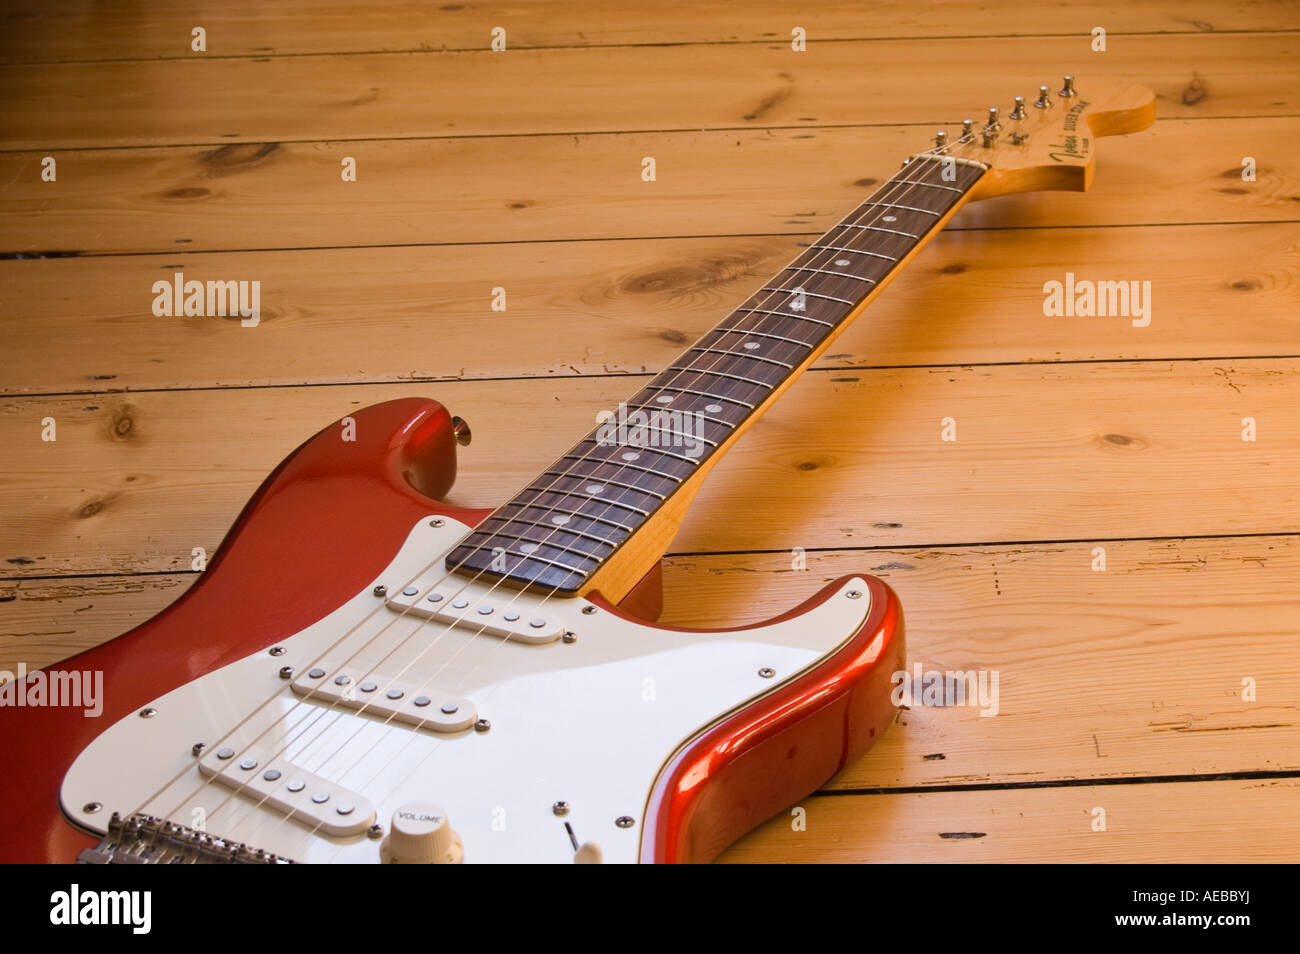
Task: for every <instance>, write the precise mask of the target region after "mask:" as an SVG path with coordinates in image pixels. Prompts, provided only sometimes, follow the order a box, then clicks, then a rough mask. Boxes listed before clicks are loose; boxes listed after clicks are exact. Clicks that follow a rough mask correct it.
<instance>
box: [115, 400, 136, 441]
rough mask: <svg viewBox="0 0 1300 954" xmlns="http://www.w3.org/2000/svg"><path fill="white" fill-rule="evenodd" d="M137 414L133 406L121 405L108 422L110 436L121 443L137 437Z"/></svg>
mask: <svg viewBox="0 0 1300 954" xmlns="http://www.w3.org/2000/svg"><path fill="white" fill-rule="evenodd" d="M135 414H136V409H135V407H133V406H132V405H130V404H123V405H121V406H120V407H119V408H118V409H117V410H116V411H114V412H113V416H112V418H111V419H110V420H109V422H108V436H109V437H111V438H113V439H114V440H119V441H128V440H131V439H132V438H133V437H134V436H135Z"/></svg>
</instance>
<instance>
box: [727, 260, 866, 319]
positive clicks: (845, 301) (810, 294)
mask: <svg viewBox="0 0 1300 954" xmlns="http://www.w3.org/2000/svg"><path fill="white" fill-rule="evenodd" d="M782 271H788V269H782ZM759 291H765V292H789V293H790V294H791V295H793V294H796V293H797V294H800V295H806V296H808V297H809V298H824V299H826V300H827V301H837V302H839V303H840V304H841V305H848V306H849V307H852V306H854V305H856V304H857V302H856V301H849V300H848V299H847V298H836V297H835V296H834V295H821V294H818V293H817V292H810V291H801V292H800V291H797V289H794V288H769V287H768V286H766V285H764V286H763V287H762V288H760V289H759ZM751 310H752V309H751ZM772 314H774V315H785V312H781V311H774V312H772ZM785 317H787V318H797V317H799V316H798V315H785Z"/></svg>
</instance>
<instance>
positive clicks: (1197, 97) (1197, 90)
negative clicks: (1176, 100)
mask: <svg viewBox="0 0 1300 954" xmlns="http://www.w3.org/2000/svg"><path fill="white" fill-rule="evenodd" d="M1209 95H1210V91H1209V89H1208V88H1206V85H1205V81H1204V80H1202V79H1201V78H1200V76H1198V75H1197V74H1195V73H1193V74H1192V81H1191V82H1190V83H1188V84H1187V85H1186V86H1185V87H1183V105H1184V106H1195V105H1196V104H1197V103H1199V102H1201V101H1202V100H1204V99H1205V97H1207V96H1209Z"/></svg>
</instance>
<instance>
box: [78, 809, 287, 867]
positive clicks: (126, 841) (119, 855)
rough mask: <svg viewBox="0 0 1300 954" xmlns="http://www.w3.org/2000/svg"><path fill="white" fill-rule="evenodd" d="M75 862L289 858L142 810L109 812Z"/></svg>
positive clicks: (273, 861) (280, 861)
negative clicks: (103, 827) (100, 833)
mask: <svg viewBox="0 0 1300 954" xmlns="http://www.w3.org/2000/svg"><path fill="white" fill-rule="evenodd" d="M77 864H82V865H174V864H190V865H193V864H217V865H221V864H226V865H229V864H235V865H291V864H293V862H292V861H291V860H290V859H288V858H281V857H280V856H279V855H273V854H271V853H270V852H269V851H263V850H262V849H260V848H250V847H248V846H247V845H243V844H239V843H238V842H233V841H227V840H226V839H224V838H217V837H215V836H213V835H209V834H208V833H207V832H202V831H198V830H197V829H194V828H190V827H188V826H187V825H180V824H177V823H176V822H170V821H167V820H166V819H164V818H156V817H154V816H153V815H146V814H144V813H142V812H137V813H135V814H134V815H130V816H129V817H127V818H122V817H121V816H120V815H118V813H117V812H113V817H112V818H110V819H109V820H108V833H107V834H105V835H104V837H103V839H102V840H101V841H100V843H99V844H98V845H96V846H95V847H94V848H87V849H86V850H85V851H83V852H82V853H81V854H79V855H77Z"/></svg>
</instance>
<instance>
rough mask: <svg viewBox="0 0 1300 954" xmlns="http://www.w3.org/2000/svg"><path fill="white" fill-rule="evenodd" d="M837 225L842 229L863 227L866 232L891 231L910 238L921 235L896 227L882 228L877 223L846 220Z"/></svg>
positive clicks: (918, 237)
mask: <svg viewBox="0 0 1300 954" xmlns="http://www.w3.org/2000/svg"><path fill="white" fill-rule="evenodd" d="M839 227H840V228H842V229H864V230H866V231H868V232H891V233H893V234H894V235H903V236H906V237H907V238H910V239H918V240H919V239H920V238H921V236H919V235H913V234H912V233H911V232H900V231H899V230H898V229H887V228H882V227H881V226H879V225H854V224H853V223H852V222H848V223H846V224H844V225H841V226H839Z"/></svg>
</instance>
